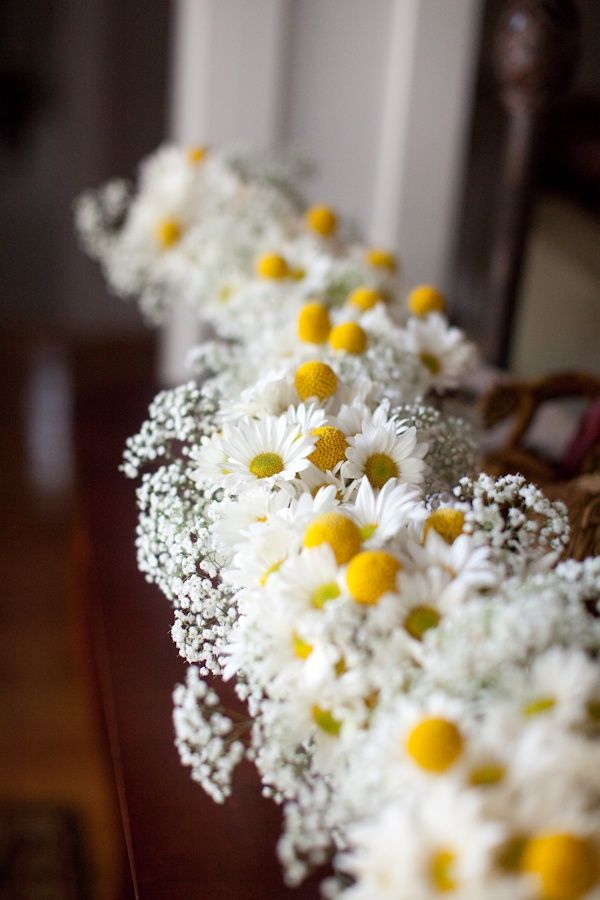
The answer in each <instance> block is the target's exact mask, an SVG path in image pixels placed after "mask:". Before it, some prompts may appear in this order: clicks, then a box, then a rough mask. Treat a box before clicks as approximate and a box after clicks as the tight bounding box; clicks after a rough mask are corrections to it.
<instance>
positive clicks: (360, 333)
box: [329, 322, 367, 354]
mask: <svg viewBox="0 0 600 900" xmlns="http://www.w3.org/2000/svg"><path fill="white" fill-rule="evenodd" d="M329 346H330V347H331V349H332V350H344V351H345V352H346V353H354V354H359V353H364V352H365V350H366V349H367V335H366V332H365V330H364V328H361V326H360V325H358V324H357V323H356V322H343V323H342V324H341V325H336V326H335V328H332V329H331V334H330V335H329Z"/></svg>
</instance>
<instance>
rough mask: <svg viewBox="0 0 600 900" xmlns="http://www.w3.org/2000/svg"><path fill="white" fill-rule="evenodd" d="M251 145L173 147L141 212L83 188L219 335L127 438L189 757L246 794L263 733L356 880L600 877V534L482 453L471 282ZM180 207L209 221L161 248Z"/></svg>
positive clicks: (293, 867) (592, 880)
mask: <svg viewBox="0 0 600 900" xmlns="http://www.w3.org/2000/svg"><path fill="white" fill-rule="evenodd" d="M200 164H201V169H199V168H198V167H199V165H200ZM186 166H187V168H186ZM204 167H206V171H204ZM211 167H212V168H211ZM213 168H214V172H213V171H212V169H213ZM188 169H189V170H190V171H188ZM232 171H233V169H230V168H229V163H227V162H226V160H225V157H224V156H219V155H216V156H214V157H212V156H211V155H209V156H208V158H204V157H203V158H202V160H197V159H195V158H194V159H192V158H191V156H190V154H189V153H188V154H187V156H186V154H185V153H183V152H182V151H179V150H176V149H173V148H169V149H168V150H164V151H160V152H159V153H158V154H157V156H156V157H155V158H154V159H152V160H151V161H150V162H148V163H147V164H146V166H145V167H144V169H143V172H142V179H141V186H140V191H139V193H138V194H137V196H136V197H134V198H132V199H129V200H128V201H127V204H126V205H127V210H128V212H127V215H126V216H125V218H124V219H122V217H121V218H120V216H121V213H119V215H118V216H116V218H113V219H112V220H111V221H113V223H114V222H115V221H116V220H117V219H119V221H120V223H121V224H120V225H119V228H118V229H116V230H115V231H114V234H113V233H112V231H111V229H108V231H106V230H105V229H104V226H103V225H102V223H101V222H100V220H101V219H102V215H101V214H100V212H99V210H100V209H101V208H104V207H105V206H106V205H108V206H110V205H111V202H109V201H107V196H106V194H105V195H104V200H103V201H102V202H101V201H99V200H98V197H96V198H91V199H90V198H88V199H87V200H85V201H84V203H83V205H82V207H81V209H80V222H81V221H85V222H86V223H87V224H86V226H85V228H86V233H87V234H88V236H90V247H92V249H93V252H95V253H96V255H98V256H99V258H100V259H101V260H102V262H103V265H104V266H105V269H106V271H107V273H108V276H109V280H110V281H111V284H112V285H113V286H114V287H115V288H116V289H118V290H123V291H125V290H131V291H132V292H133V291H137V290H141V291H142V293H144V292H148V296H150V295H151V296H153V297H155V296H158V294H156V293H155V291H156V289H157V285H158V284H159V283H160V284H161V285H162V288H161V291H162V290H163V289H164V293H161V294H160V296H161V300H160V303H159V304H156V305H155V304H154V301H152V302H150V303H147V302H146V300H144V305H145V307H146V308H147V309H152V310H156V309H158V307H159V306H160V307H161V308H163V309H164V308H166V306H165V300H164V298H165V297H170V296H171V291H172V290H173V289H174V288H173V285H175V284H177V285H178V288H182V289H183V293H185V294H186V295H187V297H188V299H189V300H190V302H193V303H195V304H196V308H197V309H198V313H199V315H200V316H201V317H202V318H204V319H205V320H206V321H208V322H210V323H211V324H212V326H213V328H214V330H215V332H216V334H217V339H216V340H215V341H211V342H208V343H205V344H204V345H202V346H201V347H199V348H197V350H196V351H194V353H193V357H192V360H191V364H192V366H193V371H194V374H195V378H194V380H192V381H190V382H189V383H188V384H185V385H183V386H181V387H178V388H176V389H173V390H168V391H164V392H162V393H161V394H159V395H158V397H157V398H156V399H155V401H154V402H153V404H152V405H151V407H150V411H149V418H148V420H147V421H146V422H145V423H144V425H143V426H142V428H141V430H140V432H139V433H138V434H137V435H136V436H134V437H132V438H131V439H130V440H129V441H128V444H127V448H126V451H125V457H124V463H123V469H124V472H125V473H126V475H128V476H129V477H132V478H137V477H139V476H141V481H140V484H139V487H138V492H137V499H138V504H139V510H140V516H139V525H138V531H137V552H138V561H139V567H140V569H141V571H142V572H143V573H145V575H146V578H147V579H148V580H150V581H152V582H154V583H155V584H156V585H158V587H159V588H160V589H161V590H162V592H163V593H164V594H165V595H166V597H167V598H168V599H169V601H170V602H171V603H172V605H173V610H174V625H173V630H172V636H173V640H174V642H175V644H176V646H177V648H178V649H179V652H180V653H181V655H182V656H183V657H185V659H186V660H187V661H188V662H189V663H190V664H191V666H190V668H189V670H188V676H187V681H186V684H184V685H180V686H179V687H177V689H176V691H175V695H174V699H175V712H174V722H175V728H176V735H177V740H176V743H177V747H178V749H179V752H180V755H181V759H182V761H183V763H184V764H186V765H188V766H190V767H191V771H192V777H193V778H194V779H195V780H197V781H198V782H199V783H200V784H201V785H202V786H203V788H204V789H205V790H206V791H207V792H208V793H209V794H210V795H211V796H212V797H213V798H214V799H215V800H216V801H217V802H223V801H224V800H225V799H226V798H227V797H228V796H229V794H230V793H231V790H232V779H233V776H234V771H235V768H236V766H237V764H238V763H239V762H240V761H241V760H242V759H244V758H247V759H250V760H252V761H253V762H254V764H255V766H256V768H257V770H258V772H259V774H260V778H261V781H262V785H263V792H264V794H265V795H266V796H269V797H271V798H273V800H274V801H275V802H277V803H279V804H281V805H282V808H283V813H284V827H283V833H282V836H281V838H280V841H279V846H278V851H279V855H280V858H281V861H282V864H283V866H284V871H285V874H286V877H287V879H288V881H289V882H290V883H291V884H296V883H298V882H299V881H301V880H302V879H303V878H304V877H305V875H306V874H307V872H308V871H309V870H310V869H311V868H313V867H315V866H319V865H321V864H323V863H326V862H328V863H330V866H331V870H330V874H329V875H328V876H327V877H326V878H325V879H324V881H323V893H324V895H325V896H327V897H342V898H344V900H379V898H381V900H384V898H390V900H392V898H393V900H396V898H398V900H400V898H406V900H422V898H430V897H431V898H435V897H438V896H441V895H451V896H453V897H457V898H469V900H480V898H483V897H485V898H486V900H495V898H499V900H504V898H507V900H508V898H511V900H513V898H523V900H535V898H539V900H575V898H588V900H592V898H600V828H599V826H600V803H599V800H600V778H599V776H600V755H599V747H600V743H599V741H598V736H599V722H600V673H599V669H598V665H597V661H596V658H597V653H598V649H599V648H600V616H599V613H600V609H599V605H598V599H599V596H600V559H598V558H596V559H588V560H586V561H584V562H575V561H573V560H567V561H562V562H559V558H560V557H561V555H562V553H563V551H564V548H565V547H566V544H567V540H568V519H567V515H566V510H565V508H564V506H563V505H562V504H560V503H552V502H550V501H549V500H548V499H546V498H545V497H544V495H543V494H542V493H541V491H540V490H539V489H537V488H536V487H535V486H533V485H531V484H528V483H527V482H526V481H525V480H524V479H523V478H521V477H517V476H507V477H504V478H500V479H493V478H491V477H489V476H487V475H483V474H480V475H477V474H476V471H475V444H474V440H473V436H472V434H471V431H470V429H469V427H468V426H467V424H466V423H465V422H464V421H462V420H461V419H459V418H457V417H454V416H448V415H445V414H444V412H443V409H442V404H441V402H440V397H441V395H442V393H443V392H444V391H446V390H447V389H448V388H452V387H453V386H455V385H456V384H457V382H458V380H459V379H460V378H461V377H462V376H463V375H465V374H466V373H467V372H468V371H469V370H470V369H472V367H473V366H474V364H475V359H476V356H475V352H474V349H473V347H472V346H471V345H470V344H469V343H468V341H467V340H466V339H465V337H464V335H463V334H462V333H461V332H460V331H459V330H458V329H456V328H453V327H451V326H450V325H449V324H448V322H447V320H446V318H445V316H444V299H443V297H442V295H441V294H440V293H439V292H438V291H437V290H435V289H434V288H432V287H429V286H420V287H418V288H416V289H415V290H413V291H412V292H411V293H410V294H409V295H408V296H407V297H406V296H404V295H403V293H402V292H401V291H400V290H399V287H398V284H397V280H396V274H397V273H396V268H397V264H396V260H395V258H394V257H393V256H392V255H391V254H389V253H387V252H385V251H380V250H375V251H374V250H368V249H367V248H365V247H363V246H360V245H359V244H358V243H356V242H354V241H352V240H349V239H346V238H344V236H343V235H342V234H340V228H339V226H338V222H337V218H336V216H335V214H334V213H333V211H332V210H330V209H328V208H327V207H317V208H313V209H312V210H309V212H308V215H303V214H302V213H301V211H300V207H298V208H294V206H293V204H292V202H291V201H290V200H289V199H284V195H285V196H287V192H285V191H284V192H281V187H280V185H279V184H278V185H277V186H274V185H273V184H271V182H270V181H269V179H268V178H261V179H259V180H257V182H256V183H252V181H251V180H250V182H249V185H246V183H245V182H244V184H245V187H244V190H243V191H242V198H241V199H240V197H239V191H240V181H236V178H242V176H240V175H239V173H238V174H236V175H235V176H233V175H232V174H231V173H232ZM200 172H202V174H200ZM230 176H231V179H232V180H231V182H230V181H229V178H230ZM213 177H214V182H215V183H214V184H213V182H212V181H211V179H213ZM242 181H244V179H243V178H242ZM171 184H174V185H175V187H173V188H171V187H170V185H171ZM225 185H227V190H225V189H224V186H225ZM213 188H214V189H215V194H214V196H213V194H212V193H211V191H212V189H213ZM246 188H247V190H246ZM222 189H223V193H220V192H221V190H222ZM107 190H108V194H109V195H110V193H111V190H112V189H107ZM228 190H230V191H231V194H230V195H229V199H228V193H227V192H228ZM171 191H172V193H171ZM204 192H206V193H207V194H208V195H209V196H208V198H205V197H204ZM115 193H116V194H118V193H119V191H116V192H115ZM199 195H202V198H204V199H202V202H204V200H206V203H205V206H204V207H202V209H203V210H204V211H202V212H198V209H199V208H200V207H201V206H202V202H201V198H200V197H199ZM217 196H218V198H219V199H216V198H217ZM123 197H124V194H122V195H121V199H122V198H123ZM258 198H260V199H258ZM255 199H256V202H257V204H258V207H257V208H254V207H253V204H254V201H255ZM246 200H247V203H246ZM238 201H239V203H241V206H240V205H239V203H238ZM119 203H121V200H120V201H119ZM230 203H231V205H229V204H230ZM169 204H173V209H175V207H176V212H175V211H172V210H171V206H170V205H169ZM118 205H119V204H116V205H115V208H116V206H118ZM123 208H124V207H121V209H123ZM196 213H197V216H198V217H197V219H194V216H195V215H196ZM165 216H172V217H175V216H177V217H179V218H177V221H178V223H179V221H180V220H181V221H185V222H186V223H190V224H189V234H185V233H184V232H183V231H182V232H181V233H180V234H178V237H177V240H176V241H173V242H172V246H171V248H166V247H164V248H163V249H162V250H161V251H160V252H159V250H158V249H157V246H156V236H155V238H154V241H155V243H154V244H152V234H153V233H154V234H156V233H155V232H153V231H152V229H153V228H155V227H156V222H157V221H158V222H160V221H163V223H164V221H165V220H164V217H165ZM203 216H204V218H203ZM238 216H239V221H238ZM161 217H162V218H161ZM108 218H109V219H110V216H108ZM227 221H231V222H233V224H232V226H231V231H230V232H229V230H228V228H227V227H225V225H224V223H225V222H227ZM213 222H216V223H217V226H215V230H214V231H213ZM192 223H193V224H192ZM251 223H254V224H251ZM221 225H222V226H223V229H222V230H221ZM150 226H152V227H150ZM178 227H180V226H179V225H178ZM186 227H188V226H186ZM109 232H110V233H109ZM100 234H102V235H104V237H102V239H100V237H99V235H100ZM201 234H202V235H207V236H208V246H207V248H206V255H207V257H209V258H205V257H204V255H203V251H202V252H201V251H199V250H198V246H199V244H201V243H202V241H201V240H200V238H199V237H198V238H197V237H196V236H195V235H201ZM229 234H231V243H230V242H229ZM92 235H93V237H91V236H92ZM142 237H143V240H142ZM188 238H189V241H188ZM238 239H239V243H238ZM144 242H145V243H144ZM163 243H165V244H166V243H168V242H163ZM188 244H189V246H188ZM142 245H143V246H142ZM127 248H131V253H129V251H128V250H127ZM134 250H135V252H134ZM138 251H139V255H137V254H138ZM144 254H147V256H144ZM161 254H162V255H161ZM170 254H173V259H172V261H169V260H167V256H168V255H170ZM126 256H128V257H129V258H128V261H126V260H125V257H126ZM215 260H216V261H218V263H217V262H214V261H215ZM227 260H228V261H227ZM171 262H172V266H171ZM213 262H214V266H213ZM128 266H129V268H127V267H128ZM192 270H193V271H192ZM171 278H173V280H171ZM216 677H219V678H221V679H223V680H225V681H228V680H232V681H233V684H234V692H235V695H236V696H237V701H238V702H237V704H231V703H230V707H231V706H232V705H235V708H228V707H226V706H225V705H224V704H223V703H222V702H221V699H220V697H219V694H218V692H217V688H216ZM221 693H223V692H221ZM229 694H231V690H229Z"/></svg>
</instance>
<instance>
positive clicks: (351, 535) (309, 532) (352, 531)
mask: <svg viewBox="0 0 600 900" xmlns="http://www.w3.org/2000/svg"><path fill="white" fill-rule="evenodd" d="M320 544H328V545H329V546H330V547H331V549H332V550H333V554H334V556H335V558H336V560H337V562H338V565H343V564H344V563H347V562H348V561H349V560H350V559H352V557H353V556H356V554H357V553H358V551H359V550H360V532H359V530H358V528H357V526H356V525H355V524H354V522H353V521H352V519H349V518H348V517H347V516H344V515H342V513H338V512H328V513H323V514H322V515H321V516H318V518H316V519H315V520H314V521H313V522H311V524H310V525H309V526H308V528H307V529H306V533H305V535H304V546H305V547H318V546H319V545H320Z"/></svg>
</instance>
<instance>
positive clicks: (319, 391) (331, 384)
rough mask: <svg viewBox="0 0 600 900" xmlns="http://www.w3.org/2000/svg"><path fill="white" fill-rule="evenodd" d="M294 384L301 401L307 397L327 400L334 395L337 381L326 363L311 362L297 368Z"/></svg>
mask: <svg viewBox="0 0 600 900" xmlns="http://www.w3.org/2000/svg"><path fill="white" fill-rule="evenodd" d="M294 384H295V386H296V390H297V391H298V395H299V397H300V399H301V400H308V398H309V397H318V399H319V400H327V399H328V398H329V397H331V396H332V394H335V392H336V390H337V386H338V379H337V375H336V374H335V372H334V371H333V369H332V368H331V366H328V365H327V363H323V362H318V361H317V360H311V361H310V362H305V363H302V365H301V366H298V368H297V369H296V376H295V378H294Z"/></svg>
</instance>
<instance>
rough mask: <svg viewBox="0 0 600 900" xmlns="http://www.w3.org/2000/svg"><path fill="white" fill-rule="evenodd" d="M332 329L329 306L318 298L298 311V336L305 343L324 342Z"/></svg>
mask: <svg viewBox="0 0 600 900" xmlns="http://www.w3.org/2000/svg"><path fill="white" fill-rule="evenodd" d="M330 330H331V319H330V318H329V312H328V310H327V307H326V306H325V305H324V304H323V303H319V301H318V300H314V301H313V302H312V303H307V304H306V306H303V307H302V309H301V310H300V312H299V313H298V337H299V338H300V340H301V341H304V343H305V344H324V343H325V341H326V340H327V338H328V337H329V332H330Z"/></svg>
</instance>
